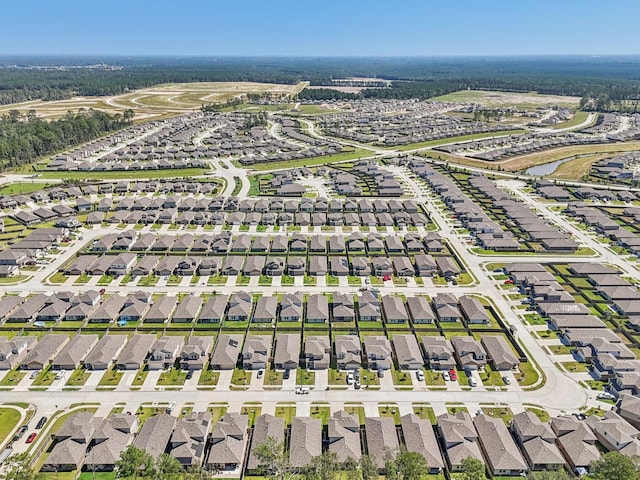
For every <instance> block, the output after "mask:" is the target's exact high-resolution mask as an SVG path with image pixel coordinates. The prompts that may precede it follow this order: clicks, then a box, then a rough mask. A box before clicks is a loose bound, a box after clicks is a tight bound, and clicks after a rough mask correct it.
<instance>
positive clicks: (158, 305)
mask: <svg viewBox="0 0 640 480" xmlns="http://www.w3.org/2000/svg"><path fill="white" fill-rule="evenodd" d="M177 304H178V297H169V296H162V297H160V298H158V299H157V300H156V301H155V302H154V303H153V305H151V308H150V309H149V312H148V313H147V315H146V316H145V317H144V321H145V323H167V322H168V321H169V319H170V318H171V314H172V313H173V310H174V309H175V308H176V305H177Z"/></svg>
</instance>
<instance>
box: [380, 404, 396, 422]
mask: <svg viewBox="0 0 640 480" xmlns="http://www.w3.org/2000/svg"><path fill="white" fill-rule="evenodd" d="M378 413H379V414H380V416H381V417H391V418H393V420H394V422H395V424H396V425H400V410H399V409H398V406H397V405H395V404H389V405H381V406H379V407H378Z"/></svg>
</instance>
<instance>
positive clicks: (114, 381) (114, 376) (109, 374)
mask: <svg viewBox="0 0 640 480" xmlns="http://www.w3.org/2000/svg"><path fill="white" fill-rule="evenodd" d="M122 375H124V373H123V372H121V371H120V370H117V369H115V368H112V369H111V370H107V371H106V372H105V373H104V375H103V376H102V378H101V379H100V382H99V383H98V385H100V386H102V387H115V386H117V385H118V384H119V383H120V380H122Z"/></svg>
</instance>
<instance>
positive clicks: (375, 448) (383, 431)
mask: <svg viewBox="0 0 640 480" xmlns="http://www.w3.org/2000/svg"><path fill="white" fill-rule="evenodd" d="M364 428H365V432H366V434H367V435H366V437H367V451H368V452H369V456H371V457H372V458H373V461H374V463H375V464H376V465H377V466H378V471H379V472H382V471H383V470H384V468H385V463H386V459H387V455H388V453H387V452H391V454H392V455H395V454H396V453H397V452H399V451H400V443H399V442H398V435H397V434H396V425H395V423H394V420H393V418H392V417H367V418H365V423H364Z"/></svg>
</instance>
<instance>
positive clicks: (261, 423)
mask: <svg viewBox="0 0 640 480" xmlns="http://www.w3.org/2000/svg"><path fill="white" fill-rule="evenodd" d="M284 430H285V419H284V418H279V417H274V416H273V415H269V414H268V413H263V414H262V415H260V416H259V417H258V418H256V421H255V424H254V426H253V435H252V436H251V448H250V449H249V458H248V459H247V470H248V471H256V470H257V469H258V468H259V467H260V461H259V460H258V458H257V457H256V455H255V452H256V450H257V448H258V446H259V445H262V444H263V443H264V442H266V441H267V439H268V438H273V439H274V440H275V441H276V444H281V443H282V444H284Z"/></svg>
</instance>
